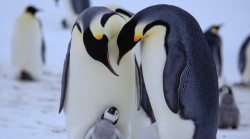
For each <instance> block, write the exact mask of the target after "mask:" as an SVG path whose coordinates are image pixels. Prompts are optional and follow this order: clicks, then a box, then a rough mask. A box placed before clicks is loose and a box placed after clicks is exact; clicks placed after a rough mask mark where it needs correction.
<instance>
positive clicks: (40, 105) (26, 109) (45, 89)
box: [0, 0, 250, 139]
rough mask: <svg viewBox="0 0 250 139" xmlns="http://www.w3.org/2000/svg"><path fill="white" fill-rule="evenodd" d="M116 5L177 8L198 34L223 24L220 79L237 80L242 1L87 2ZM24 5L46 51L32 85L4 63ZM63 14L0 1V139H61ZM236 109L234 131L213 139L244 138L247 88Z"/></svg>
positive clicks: (246, 28) (245, 25) (247, 25)
mask: <svg viewBox="0 0 250 139" xmlns="http://www.w3.org/2000/svg"><path fill="white" fill-rule="evenodd" d="M111 2H116V3H118V4H120V5H123V7H126V8H128V9H129V10H131V11H133V12H136V11H138V10H140V9H142V8H145V7H147V6H149V5H152V4H157V3H168V4H174V5H177V6H179V7H181V8H183V9H185V10H187V11H188V12H190V13H191V14H193V15H194V17H195V18H196V19H197V20H198V22H199V23H200V25H201V27H202V29H203V30H206V29H207V28H208V27H209V26H210V25H211V24H220V23H223V24H224V26H223V28H222V29H221V31H220V34H221V35H222V39H223V47H224V48H223V50H224V69H223V72H224V75H225V79H226V81H227V83H228V84H233V83H235V82H238V81H239V80H240V78H239V74H238V71H237V56H238V51H239V47H240V45H241V44H242V41H243V40H244V39H245V38H246V36H247V35H249V33H250V18H249V13H250V9H249V5H250V1H248V0H241V1H240V3H239V1H236V0H221V1H216V0H210V1H199V0H188V1H181V0H179V1H178V0H176V1H167V0H165V1H164V0H154V1H143V0H137V1H132V0H127V1H122V0H92V4H93V5H103V4H106V3H111ZM28 4H33V5H35V6H37V7H39V8H41V9H42V10H43V12H41V13H39V14H38V17H39V18H40V19H41V21H42V23H43V33H44V36H45V42H46V46H47V64H46V67H45V69H44V74H43V75H44V76H43V79H42V80H41V81H38V82H20V81H17V80H15V79H13V76H12V72H11V71H12V67H11V63H10V43H11V35H12V27H13V24H14V21H15V19H16V17H17V16H18V15H19V14H20V12H22V10H23V8H24V7H25V6H27V5H28ZM64 14H65V12H64V9H63V4H62V3H60V4H59V6H58V7H56V6H55V4H54V3H53V0H46V1H45V0H36V1H34V0H22V1H11V0H1V1H0V25H1V27H0V48H1V49H0V138H5V139H18V138H20V137H21V138H26V139H29V138H36V139H42V138H46V139H55V138H58V139H59V138H60V139H66V130H65V118H64V115H63V114H58V106H59V99H60V81H61V73H62V65H63V60H64V57H65V53H66V47H67V45H68V42H69V39H70V30H63V29H62V28H61V26H60V21H61V19H62V18H63V16H64ZM233 90H234V93H235V98H236V103H237V104H238V106H239V108H240V112H241V121H240V127H239V129H237V130H230V129H229V130H218V138H219V139H249V138H250V117H249V114H250V88H248V89H247V88H236V87H235V88H234V89H233Z"/></svg>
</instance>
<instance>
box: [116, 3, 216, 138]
mask: <svg viewBox="0 0 250 139" xmlns="http://www.w3.org/2000/svg"><path fill="white" fill-rule="evenodd" d="M140 40H141V55H142V57H141V60H142V69H143V76H144V81H145V87H146V89H147V93H148V96H149V100H150V103H151V105H152V109H153V112H154V116H155V120H156V124H157V129H158V133H159V137H160V138H161V139H165V138H170V139H215V138H216V133H217V118H218V116H217V114H218V94H219V93H218V83H217V75H216V67H215V64H214V60H213V57H212V54H211V53H210V50H209V46H208V44H207V41H206V39H205V37H204V35H203V32H202V30H201V28H200V26H199V24H198V23H197V21H196V20H195V19H194V18H193V16H191V15H190V14H189V13H187V12H186V11H184V10H182V9H180V8H178V7H175V6H171V5H163V4H160V5H154V6H150V7H148V8H146V9H143V10H141V11H139V12H138V13H136V14H135V15H134V16H133V17H132V18H131V19H130V20H129V21H128V22H127V23H126V24H125V25H124V26H123V28H122V30H121V31H120V33H119V36H118V39H117V43H118V47H119V59H118V64H119V62H120V61H121V62H122V61H123V60H121V58H122V57H123V56H126V55H127V54H126V53H127V52H129V51H130V50H131V49H132V48H133V47H134V46H135V44H136V43H137V42H139V41H140ZM180 129H181V130H180Z"/></svg>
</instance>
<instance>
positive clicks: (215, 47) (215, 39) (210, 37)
mask: <svg viewBox="0 0 250 139" xmlns="http://www.w3.org/2000/svg"><path fill="white" fill-rule="evenodd" d="M220 27H221V25H214V26H212V27H210V28H209V29H208V30H207V31H206V32H205V33H204V36H205V38H206V40H207V42H208V45H209V46H210V49H211V52H212V55H213V58H214V62H215V66H216V70H217V76H218V82H219V87H221V86H222V85H223V77H222V64H223V63H222V41H221V37H220V35H219V33H218V32H219V29H220Z"/></svg>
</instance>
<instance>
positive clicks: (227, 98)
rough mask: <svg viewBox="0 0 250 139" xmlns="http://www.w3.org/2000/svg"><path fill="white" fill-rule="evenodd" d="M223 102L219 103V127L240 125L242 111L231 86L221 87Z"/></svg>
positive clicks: (236, 126)
mask: <svg viewBox="0 0 250 139" xmlns="http://www.w3.org/2000/svg"><path fill="white" fill-rule="evenodd" d="M220 96H221V103H220V105H219V118H218V127H219V128H233V129H236V128H238V126H239V119H240V112H239V109H238V107H237V105H236V103H235V100H234V96H233V91H232V89H231V87H230V86H227V85H224V86H223V87H222V88H220Z"/></svg>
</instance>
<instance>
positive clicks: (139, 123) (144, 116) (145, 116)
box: [106, 4, 155, 139]
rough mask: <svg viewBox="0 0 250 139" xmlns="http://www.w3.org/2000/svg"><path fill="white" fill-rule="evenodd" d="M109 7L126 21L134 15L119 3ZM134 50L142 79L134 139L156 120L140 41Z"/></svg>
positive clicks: (136, 111)
mask: <svg viewBox="0 0 250 139" xmlns="http://www.w3.org/2000/svg"><path fill="white" fill-rule="evenodd" d="M106 7H108V8H109V9H111V10H112V11H115V12H116V13H118V14H119V15H121V16H122V17H124V19H125V20H126V21H129V20H130V18H131V17H132V16H133V15H134V14H133V13H132V12H130V11H128V10H127V9H125V8H124V7H122V6H120V5H117V4H108V5H106ZM133 52H134V53H135V57H136V59H135V61H136V63H137V66H138V67H140V70H139V76H140V77H139V78H140V79H141V82H140V87H141V89H140V90H139V91H141V93H140V94H141V100H140V102H141V106H140V107H141V108H140V109H139V110H138V109H136V108H135V114H134V118H133V122H132V139H134V138H136V137H137V134H138V133H139V132H140V130H142V129H143V128H146V127H148V126H150V125H151V124H152V123H154V122H155V118H154V114H153V110H152V107H151V104H150V102H149V98H148V95H147V90H146V88H145V83H144V80H143V75H142V68H141V55H140V43H137V45H136V46H135V47H134V48H133Z"/></svg>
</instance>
